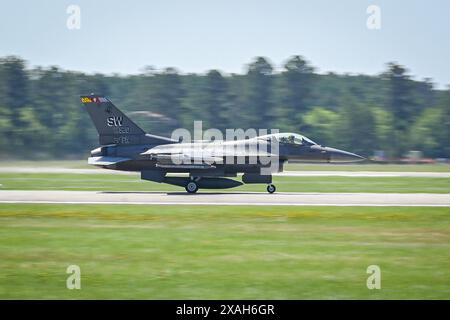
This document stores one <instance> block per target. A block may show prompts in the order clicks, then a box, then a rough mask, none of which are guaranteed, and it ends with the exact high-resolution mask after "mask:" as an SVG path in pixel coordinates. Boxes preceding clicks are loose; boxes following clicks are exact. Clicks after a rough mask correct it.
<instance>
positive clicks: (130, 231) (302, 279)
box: [0, 204, 450, 299]
mask: <svg viewBox="0 0 450 320" xmlns="http://www.w3.org/2000/svg"><path fill="white" fill-rule="evenodd" d="M71 264H76V265H79V266H80V268H81V290H68V289H66V278H67V277H68V275H67V274H66V273H65V271H66V268H67V266H69V265H71ZM372 264H375V265H378V266H380V268H381V275H382V280H381V286H382V288H381V290H369V289H367V287H366V279H367V277H368V274H366V269H367V267H368V266H369V265H372ZM0 298H2V299H5V298H6V299H10V298H37V299H46V298H49V299H55V298H58V299H78V298H88V299H91V298H92V299H93V298H96V299H99V298H105V299H110V298H126V299H135V298H143V299H164V298H168V299H177V298H186V299H195V298H198V299H227V298H231V299H233V298H234V299H236V298H241V299H245V298H248V299H284V298H286V299H314V298H319V299H336V298H343V299H355V298H358V299H424V298H427V299H449V298H450V208H419V207H415V208H405V207H401V208H394V207H384V208H370V207H358V208H356V207H320V208H319V207H282V208H280V207H233V208H232V209H230V208H229V207H218V206H201V207H199V206H183V207H180V206H142V205H134V206H131V205H130V206H126V205H116V206H104V205H42V204H41V205H30V204H14V205H12V204H1V205H0Z"/></svg>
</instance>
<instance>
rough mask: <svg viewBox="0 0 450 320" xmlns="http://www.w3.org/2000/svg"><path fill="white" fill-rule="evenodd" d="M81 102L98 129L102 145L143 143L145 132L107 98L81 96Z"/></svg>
mask: <svg viewBox="0 0 450 320" xmlns="http://www.w3.org/2000/svg"><path fill="white" fill-rule="evenodd" d="M81 102H82V103H83V105H84V106H85V107H86V110H87V112H88V113H89V116H90V117H91V119H92V121H93V122H94V125H95V127H96V128H97V131H98V135H99V140H100V144H101V145H106V144H139V143H141V141H142V139H143V137H144V136H145V132H144V130H142V129H141V128H140V127H139V126H138V125H137V124H135V123H134V122H133V121H131V120H130V119H129V118H128V117H127V116H126V115H125V114H123V113H122V112H121V111H120V110H119V109H117V108H116V106H115V105H113V104H112V102H111V101H109V100H108V99H107V98H105V97H103V96H99V95H94V94H92V95H89V96H81Z"/></svg>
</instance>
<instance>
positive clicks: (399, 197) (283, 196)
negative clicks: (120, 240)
mask: <svg viewBox="0 0 450 320" xmlns="http://www.w3.org/2000/svg"><path fill="white" fill-rule="evenodd" d="M0 203H58V204H145V205H152V204H153V205H226V206H236V205H249V206H269V205H270V206H376V207H382V206H426V207H449V206H450V194H426V193H415V194H410V193H408V194H400V193H274V194H268V193H258V192H199V193H197V194H187V193H185V192H98V191H28V190H27V191H18V190H7V191H0Z"/></svg>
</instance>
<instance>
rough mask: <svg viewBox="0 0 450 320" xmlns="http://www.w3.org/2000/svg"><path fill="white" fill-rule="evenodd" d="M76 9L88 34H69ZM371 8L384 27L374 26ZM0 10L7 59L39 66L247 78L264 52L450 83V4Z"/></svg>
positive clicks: (144, 4) (108, 1)
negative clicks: (402, 70) (398, 68)
mask: <svg viewBox="0 0 450 320" xmlns="http://www.w3.org/2000/svg"><path fill="white" fill-rule="evenodd" d="M69 5H77V6H79V8H80V29H69V28H67V20H68V19H69V18H70V14H68V13H67V8H68V6H69ZM370 5H377V6H378V7H379V8H380V18H381V20H380V21H381V22H380V29H369V28H368V27H367V24H366V23H367V19H368V18H369V16H370V14H368V13H367V12H366V10H367V8H368V6H370ZM0 10H1V12H2V13H3V14H2V19H0V56H6V55H18V56H20V57H22V58H24V59H25V60H27V61H28V62H29V66H30V67H32V66H37V65H40V66H50V65H57V66H60V67H62V68H63V69H68V70H78V71H84V72H88V73H95V72H101V73H107V74H111V73H120V74H135V73H139V72H140V71H142V70H143V68H144V67H145V66H154V67H155V68H157V69H162V68H165V67H175V68H177V69H178V70H179V71H180V72H183V73H190V72H195V73H203V72H206V71H208V70H210V69H218V70H221V71H223V72H225V73H244V72H246V65H247V64H248V63H250V62H251V61H252V59H253V58H254V57H256V56H264V57H267V58H268V59H269V61H271V63H273V64H274V65H275V67H276V69H277V70H280V69H281V68H282V65H283V63H284V62H285V61H286V60H287V59H288V58H289V57H290V56H292V55H302V56H303V57H304V58H306V59H307V60H308V61H310V62H311V64H312V65H313V66H315V67H316V69H317V71H318V72H320V73H326V72H337V73H350V74H369V75H375V74H379V73H381V72H383V71H384V70H385V69H386V63H387V62H390V61H395V62H398V63H400V64H402V65H404V66H406V67H407V68H408V70H409V71H410V74H411V75H412V76H413V78H414V79H417V80H420V79H423V78H426V77H428V78H432V80H433V82H434V83H435V84H436V87H438V88H441V89H442V88H445V87H447V86H448V85H450V62H449V57H450V19H449V18H450V1H448V0H433V1H425V0H422V1H420V0H395V1H392V0H378V1H371V0H342V1H332V0H328V1H324V0H309V1H300V0H277V1H274V0H272V1H268V0H259V1H257V0H240V1H239V0H189V1H187V0H184V1H182V0H178V1H176V0H164V1H162V0H161V1H159V0H158V1H156V0H147V1H137V0H128V1H124V0H120V1H118V0H60V1H56V0H40V1H25V0H14V1H12V0H9V1H6V0H1V2H0Z"/></svg>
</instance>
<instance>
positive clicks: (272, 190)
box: [267, 184, 277, 193]
mask: <svg viewBox="0 0 450 320" xmlns="http://www.w3.org/2000/svg"><path fill="white" fill-rule="evenodd" d="M276 190H277V188H275V185H273V184H269V185H268V186H267V192H268V193H274V192H275V191H276Z"/></svg>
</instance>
